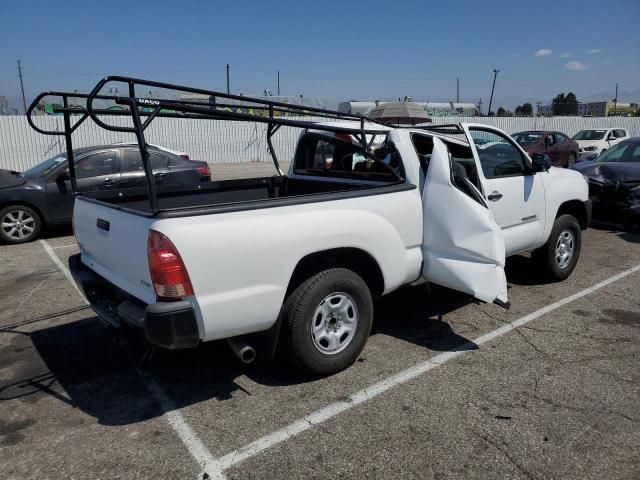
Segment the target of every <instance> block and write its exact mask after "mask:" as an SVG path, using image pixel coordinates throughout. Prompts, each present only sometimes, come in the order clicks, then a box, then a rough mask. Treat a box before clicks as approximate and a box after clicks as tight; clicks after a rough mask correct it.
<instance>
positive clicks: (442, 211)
mask: <svg viewBox="0 0 640 480" xmlns="http://www.w3.org/2000/svg"><path fill="white" fill-rule="evenodd" d="M339 127H340V129H341V131H340V133H338V134H333V133H328V132H327V131H324V130H322V128H320V127H319V125H316V128H313V127H309V128H306V129H304V130H303V132H302V133H301V135H300V137H299V140H298V146H297V149H296V153H295V157H294V159H293V162H291V166H290V170H289V173H288V175H286V176H275V177H267V178H254V179H246V180H242V182H241V183H239V182H238V181H234V180H230V181H222V182H215V183H212V184H211V185H209V186H206V188H205V187H203V188H202V190H197V191H176V192H173V193H172V192H165V193H163V195H162V197H161V198H159V199H158V207H157V208H150V207H149V203H148V202H146V201H141V200H140V199H139V198H134V199H129V200H127V199H118V200H117V201H114V202H106V201H101V200H97V199H95V198H91V197H90V196H89V195H84V194H83V195H82V196H78V197H77V199H76V204H75V209H74V226H75V236H76V239H77V242H78V245H79V248H80V253H79V254H78V255H75V256H73V257H71V258H70V260H69V265H70V269H71V271H72V274H73V275H74V278H75V279H76V282H77V283H78V285H79V286H80V288H81V290H82V291H83V292H84V293H85V295H86V296H87V299H88V300H89V302H90V304H91V305H92V307H93V309H94V310H95V312H96V313H97V315H98V316H99V317H100V318H101V319H103V320H105V321H106V322H109V323H112V324H116V325H118V324H120V323H122V322H124V323H126V324H128V325H132V326H134V327H137V328H139V329H140V330H142V331H143V332H144V333H145V335H146V338H147V340H148V341H150V342H151V343H152V344H155V345H159V346H162V347H165V348H191V347H195V346H197V345H198V344H199V343H200V342H207V341H211V340H216V339H227V340H228V342H229V345H230V346H231V348H232V350H233V351H234V353H235V354H236V355H237V356H238V357H239V358H240V359H241V360H243V361H245V362H250V361H252V360H253V359H254V358H255V357H256V356H260V357H261V358H263V359H264V358H271V357H272V356H273V353H274V351H275V350H276V348H280V349H283V350H284V351H285V352H286V354H287V356H288V358H289V359H290V360H291V362H292V363H293V364H294V365H296V366H297V367H299V368H301V369H302V370H303V371H305V372H307V373H311V374H314V375H327V374H332V373H335V372H337V371H340V370H342V369H344V368H346V367H348V366H349V365H351V364H352V363H353V362H354V361H355V360H356V359H357V357H358V355H359V354H360V352H361V351H362V349H363V348H364V345H365V343H366V341H367V338H368V336H369V332H370V330H371V325H372V321H373V308H374V304H373V301H372V299H373V298H375V297H379V296H381V295H386V294H388V293H390V292H392V291H394V290H396V289H398V288H399V287H401V286H403V285H407V284H415V283H419V282H424V281H427V282H432V283H435V284H439V285H443V286H446V287H449V288H452V289H455V290H458V291H460V292H464V293H465V294H468V295H470V296H472V297H475V298H476V299H478V300H480V301H483V302H489V303H491V302H493V303H495V304H497V305H499V306H502V307H507V308H508V306H509V300H508V296H507V295H508V290H507V281H506V277H505V271H504V267H505V257H506V256H509V255H513V254H516V253H520V252H525V251H529V252H532V253H533V254H532V262H533V264H534V265H535V266H539V267H541V268H542V269H543V270H544V271H545V272H546V273H547V275H548V276H549V277H551V278H552V279H554V280H562V279H565V278H567V277H568V276H569V275H570V274H571V272H572V271H573V269H574V267H575V266H576V263H577V261H578V257H579V255H580V247H581V238H582V237H581V232H582V230H584V229H585V228H587V226H588V224H589V221H590V216H591V208H590V206H591V204H590V201H589V200H588V187H587V182H586V181H585V179H584V177H583V175H582V174H580V173H579V172H576V171H573V170H567V169H560V168H555V167H551V166H550V164H549V161H548V158H547V157H546V156H543V155H540V156H534V157H533V158H530V157H529V156H528V155H527V153H526V152H525V151H524V150H523V149H522V148H521V147H520V146H519V145H518V144H517V143H516V142H515V141H514V140H513V139H512V138H511V137H510V136H509V135H507V134H506V133H504V132H503V131H501V130H499V129H497V128H494V127H490V126H487V125H480V124H462V125H461V126H460V127H459V128H457V129H455V131H453V133H451V132H444V131H442V130H438V128H437V127H433V129H431V130H430V129H428V128H427V129H425V128H387V127H381V126H380V125H366V124H364V126H363V124H361V123H360V122H351V123H349V122H341V123H340V124H339ZM363 128H367V132H373V131H374V130H375V132H374V133H373V134H374V135H376V136H378V132H379V135H381V136H382V138H383V139H384V144H383V145H382V146H378V147H376V148H375V149H371V150H370V149H364V148H363V145H362V144H359V143H358V142H354V141H350V138H349V136H350V135H353V137H354V138H355V136H356V135H358V134H359V132H361V130H362V129H363ZM350 129H352V130H350ZM345 131H348V132H351V133H347V135H346V136H345ZM345 137H346V138H345ZM476 140H477V141H478V143H479V144H480V143H482V144H484V145H486V144H488V143H490V142H491V145H489V146H485V147H484V148H482V149H480V148H478V146H477V145H476ZM363 143H364V142H363ZM370 143H371V144H374V143H375V142H374V141H373V140H372V141H371V142H370ZM329 158H330V159H331V161H330V162H329V161H328V159H329ZM425 301H428V299H425Z"/></svg>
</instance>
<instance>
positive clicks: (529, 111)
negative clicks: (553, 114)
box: [520, 103, 533, 117]
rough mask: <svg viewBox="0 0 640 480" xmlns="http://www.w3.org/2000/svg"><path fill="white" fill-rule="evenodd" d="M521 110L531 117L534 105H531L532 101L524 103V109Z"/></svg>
mask: <svg viewBox="0 0 640 480" xmlns="http://www.w3.org/2000/svg"><path fill="white" fill-rule="evenodd" d="M520 111H521V112H522V115H524V116H525V117H530V116H531V115H533V105H531V104H530V103H525V104H524V105H522V109H521V110H520Z"/></svg>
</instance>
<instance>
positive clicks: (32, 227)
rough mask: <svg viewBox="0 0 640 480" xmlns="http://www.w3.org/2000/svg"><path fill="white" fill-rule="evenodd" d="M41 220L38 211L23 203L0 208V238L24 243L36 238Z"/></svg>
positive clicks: (9, 241) (10, 241)
mask: <svg viewBox="0 0 640 480" xmlns="http://www.w3.org/2000/svg"><path fill="white" fill-rule="evenodd" d="M41 228H42V220H41V219H40V215H38V212H36V211H35V210H33V209H32V208H29V207H27V206H25V205H10V206H8V207H5V208H3V209H2V210H0V240H2V241H4V242H5V243H25V242H30V241H32V240H35V239H36V238H38V235H39V234H40V229H41Z"/></svg>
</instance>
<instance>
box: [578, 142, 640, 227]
mask: <svg viewBox="0 0 640 480" xmlns="http://www.w3.org/2000/svg"><path fill="white" fill-rule="evenodd" d="M574 169H575V170H577V171H579V172H581V173H582V174H583V175H585V176H586V177H587V178H588V179H589V196H590V197H591V199H592V200H593V202H594V208H595V213H596V214H597V215H599V216H600V217H602V218H603V219H606V220H613V221H621V222H622V223H624V224H625V225H626V226H627V227H634V226H637V225H638V223H640V137H634V138H630V139H628V140H625V141H623V142H620V143H618V144H616V145H614V146H612V147H611V148H609V149H608V150H607V151H606V152H604V153H603V154H601V155H599V156H598V157H597V158H596V159H595V161H586V162H580V163H578V164H576V165H575V166H574Z"/></svg>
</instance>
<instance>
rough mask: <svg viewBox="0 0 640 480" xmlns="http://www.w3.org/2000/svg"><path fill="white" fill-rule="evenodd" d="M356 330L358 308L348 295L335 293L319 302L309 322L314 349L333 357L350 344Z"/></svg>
mask: <svg viewBox="0 0 640 480" xmlns="http://www.w3.org/2000/svg"><path fill="white" fill-rule="evenodd" d="M357 329H358V308H357V307H356V302H355V301H354V300H353V297H351V295H349V294H348V293H344V292H335V293H332V294H331V295H327V296H326V297H325V298H324V300H322V301H321V302H320V304H319V305H318V307H317V308H316V310H315V312H314V313H313V318H312V321H311V338H312V339H313V345H314V346H315V347H316V349H317V350H318V351H319V352H320V353H323V354H325V355H335V354H336V353H339V352H341V351H342V350H344V349H345V348H347V346H348V345H349V344H350V343H351V341H352V340H353V337H354V336H355V333H356V330H357Z"/></svg>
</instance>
